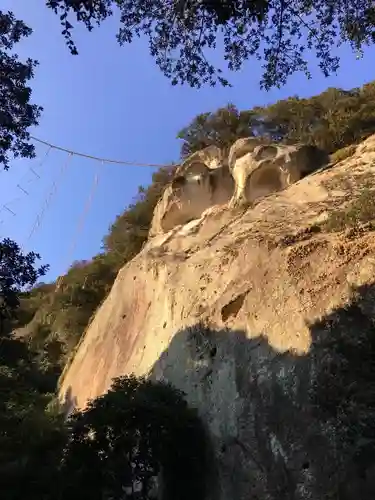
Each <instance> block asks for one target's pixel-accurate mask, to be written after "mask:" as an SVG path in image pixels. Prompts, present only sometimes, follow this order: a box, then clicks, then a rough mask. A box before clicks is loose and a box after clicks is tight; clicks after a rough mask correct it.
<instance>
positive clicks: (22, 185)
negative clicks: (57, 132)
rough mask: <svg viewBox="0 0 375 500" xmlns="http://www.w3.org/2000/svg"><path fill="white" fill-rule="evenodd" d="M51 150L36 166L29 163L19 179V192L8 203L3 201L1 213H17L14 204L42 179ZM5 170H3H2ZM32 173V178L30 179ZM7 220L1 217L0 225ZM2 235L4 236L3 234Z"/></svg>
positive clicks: (28, 193) (14, 214)
mask: <svg viewBox="0 0 375 500" xmlns="http://www.w3.org/2000/svg"><path fill="white" fill-rule="evenodd" d="M50 151H51V148H50V147H49V148H48V149H47V150H46V152H45V153H44V155H43V157H42V159H41V160H40V161H39V163H38V165H37V166H36V167H32V166H31V165H29V167H28V169H27V170H26V172H25V173H24V174H23V175H22V176H21V178H20V180H19V181H18V183H17V185H16V187H17V189H18V192H19V194H18V195H17V196H16V197H14V198H11V199H10V200H8V201H7V202H6V203H3V204H2V205H1V207H0V215H1V214H2V213H8V214H11V215H12V216H13V217H15V216H16V215H17V208H15V207H13V204H14V203H16V202H18V201H21V200H22V198H24V197H25V196H30V185H31V184H32V183H33V182H35V181H38V180H40V178H41V171H42V168H43V166H44V164H45V163H46V160H47V158H48V155H49V153H50ZM2 171H3V170H2ZM30 174H31V179H28V178H29V177H30ZM4 222H5V218H4V216H3V217H1V218H0V226H2V224H3V223H4ZM1 237H2V236H1Z"/></svg>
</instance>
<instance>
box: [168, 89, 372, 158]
mask: <svg viewBox="0 0 375 500" xmlns="http://www.w3.org/2000/svg"><path fill="white" fill-rule="evenodd" d="M374 132H375V83H374V82H371V83H368V84H366V85H364V86H363V87H361V88H359V89H352V90H342V89H335V88H329V89H327V90H326V91H325V92H322V93H321V94H319V95H316V96H313V97H310V98H306V99H300V98H299V97H290V98H288V99H284V100H281V101H278V102H276V103H274V104H271V105H269V106H264V107H260V106H258V107H255V108H252V109H250V110H246V111H238V110H237V108H236V107H235V106H233V105H228V106H227V108H221V109H219V110H217V111H216V112H213V113H204V114H201V115H199V116H197V117H196V118H195V119H194V120H193V121H192V122H191V123H190V124H189V125H188V126H187V127H185V128H184V129H183V130H182V131H181V132H180V133H179V134H178V136H177V137H178V138H180V139H182V140H183V144H182V148H181V154H182V156H185V155H186V154H191V153H194V152H195V151H198V150H199V149H201V148H202V147H204V146H207V145H211V144H215V145H217V146H220V147H225V148H228V146H230V145H231V144H232V143H233V142H234V140H236V139H239V138H240V137H244V136H247V137H253V136H254V137H259V138H261V139H262V140H271V141H278V142H285V143H295V142H304V143H307V144H313V145H315V146H318V147H319V148H321V149H323V150H324V151H326V152H327V153H333V152H335V151H337V150H338V149H340V148H343V147H345V146H348V145H353V144H355V143H358V142H359V141H361V140H363V139H364V138H365V137H367V136H368V135H370V134H371V133H374Z"/></svg>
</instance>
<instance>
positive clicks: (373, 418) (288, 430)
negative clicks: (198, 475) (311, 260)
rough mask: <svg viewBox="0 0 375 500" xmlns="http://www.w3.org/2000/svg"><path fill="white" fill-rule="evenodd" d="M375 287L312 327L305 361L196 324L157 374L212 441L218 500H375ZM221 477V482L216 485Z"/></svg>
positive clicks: (256, 339)
mask: <svg viewBox="0 0 375 500" xmlns="http://www.w3.org/2000/svg"><path fill="white" fill-rule="evenodd" d="M374 313H375V284H372V285H366V286H362V287H360V288H358V289H356V290H354V291H353V297H352V300H351V302H350V303H349V304H347V305H345V306H343V307H342V308H339V309H336V310H334V311H332V312H331V313H330V314H329V315H327V316H326V317H324V318H322V319H321V320H319V321H317V322H315V323H314V324H312V325H310V332H311V348H310V351H309V353H307V354H306V355H303V356H299V355H296V354H295V353H293V352H291V351H288V352H283V353H281V352H278V351H276V350H275V349H274V348H273V347H272V346H271V345H270V344H269V343H268V341H267V335H266V333H265V334H262V335H258V336H252V338H248V337H247V335H246V334H245V332H242V331H232V330H226V329H223V330H215V329H211V328H209V327H207V326H204V325H203V324H198V325H195V326H193V327H190V328H187V329H186V330H183V331H180V332H178V333H177V334H176V335H175V336H174V338H173V339H172V341H171V343H170V345H169V347H168V349H167V350H166V351H165V352H164V353H163V354H162V355H161V357H160V358H159V360H158V361H157V362H156V363H155V365H154V367H153V368H152V370H151V372H150V376H151V378H153V379H155V380H165V381H168V382H170V383H172V384H173V385H175V386H176V387H178V388H179V389H180V390H182V391H184V392H185V394H186V397H187V400H188V401H189V403H190V404H191V405H192V406H196V407H197V408H199V410H200V414H201V416H202V417H203V419H204V421H205V422H206V423H207V425H208V427H209V428H210V431H211V436H212V440H213V446H214V448H215V455H216V457H217V460H216V461H215V467H214V468H213V469H212V470H211V471H210V474H211V481H210V482H211V484H212V489H211V493H212V498H216V499H217V498H233V499H236V500H241V499H242V498H246V499H254V500H255V499H257V498H259V499H260V498H261V499H266V498H267V499H272V500H283V499H296V500H297V499H304V498H311V499H313V500H321V499H322V498H324V499H332V500H333V499H340V500H352V499H357V498H361V500H369V499H373V498H375V480H374V477H373V478H371V476H375V473H374V471H375V465H374V464H375V457H374V452H375V446H374V443H375V329H374V318H375V314H374ZM212 474H214V476H212Z"/></svg>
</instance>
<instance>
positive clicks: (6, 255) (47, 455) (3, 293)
mask: <svg viewBox="0 0 375 500" xmlns="http://www.w3.org/2000/svg"><path fill="white" fill-rule="evenodd" d="M37 259H39V255H38V254H36V253H34V252H29V253H27V254H23V253H22V251H21V249H20V247H19V246H18V245H17V244H16V243H15V242H14V241H11V240H10V239H4V240H3V241H1V242H0V321H1V332H0V333H1V336H0V428H1V432H0V489H1V491H2V492H3V496H4V498H5V499H6V500H21V499H22V498H25V496H27V497H28V498H30V499H35V500H36V499H40V498H45V496H44V495H45V494H46V493H48V491H50V489H51V484H53V478H54V477H55V473H56V472H57V470H58V469H57V464H58V461H59V450H61V451H62V448H63V443H64V442H65V434H64V432H63V429H62V421H61V418H60V416H59V415H58V414H54V415H49V414H48V413H47V412H46V406H47V404H48V403H49V402H50V401H51V399H52V397H53V392H54V391H55V388H56V382H57V376H58V373H57V372H56V370H55V369H54V367H53V366H51V365H50V364H48V363H47V364H46V363H44V366H41V364H40V361H44V362H45V361H46V356H45V357H44V360H43V359H42V357H41V356H40V354H39V355H38V353H37V352H35V351H34V350H33V349H32V348H31V347H30V346H29V345H28V343H27V342H26V341H25V340H24V339H17V338H15V337H14V336H13V335H12V333H11V331H9V330H8V331H6V330H5V326H8V324H7V323H9V321H10V320H12V319H14V318H15V316H16V313H17V310H18V308H19V305H20V295H21V292H22V289H23V288H24V287H25V286H27V285H29V286H32V285H34V284H35V283H36V281H37V279H38V278H39V277H40V276H43V275H44V274H45V272H46V270H47V266H41V267H39V268H37V267H36V266H35V261H36V260H37Z"/></svg>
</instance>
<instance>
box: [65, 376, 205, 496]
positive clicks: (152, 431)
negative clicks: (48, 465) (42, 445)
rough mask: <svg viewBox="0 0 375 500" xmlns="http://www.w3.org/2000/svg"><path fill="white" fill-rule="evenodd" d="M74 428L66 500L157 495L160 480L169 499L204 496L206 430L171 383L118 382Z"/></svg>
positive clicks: (67, 460)
mask: <svg viewBox="0 0 375 500" xmlns="http://www.w3.org/2000/svg"><path fill="white" fill-rule="evenodd" d="M68 425H69V427H70V428H71V437H70V441H69V444H68V446H67V448H66V450H65V459H64V461H63V465H62V471H61V473H62V477H61V482H62V485H61V491H62V499H63V500H65V499H66V500H68V499H69V500H74V499H75V498H77V499H78V498H79V500H85V499H87V500H103V499H110V498H111V499H113V500H116V499H118V500H120V499H122V498H124V496H125V497H126V498H129V499H135V498H137V499H146V498H150V495H151V497H152V496H154V495H156V494H157V486H156V484H157V483H158V487H159V488H161V489H162V497H163V499H165V500H168V499H170V500H185V499H186V500H191V499H194V500H200V499H202V500H203V499H204V498H205V488H206V470H207V440H206V436H205V431H204V429H203V426H202V424H201V422H200V420H199V418H198V416H197V414H196V413H195V411H194V410H191V409H189V408H188V406H187V404H186V402H185V401H184V399H183V397H182V393H180V392H179V391H177V390H175V389H173V388H172V387H171V386H169V385H166V384H162V383H153V382H151V381H148V380H146V379H143V378H140V379H138V378H136V377H135V376H126V377H121V378H117V379H114V382H113V384H112V387H111V389H110V390H109V392H108V393H107V394H105V395H104V396H101V397H99V398H97V399H95V400H93V401H91V402H90V403H89V405H88V406H87V408H86V409H85V410H84V411H82V412H76V413H73V415H72V416H71V417H70V420H69V422H68ZM156 478H158V479H159V481H157V479H156ZM159 494H160V492H159Z"/></svg>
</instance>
